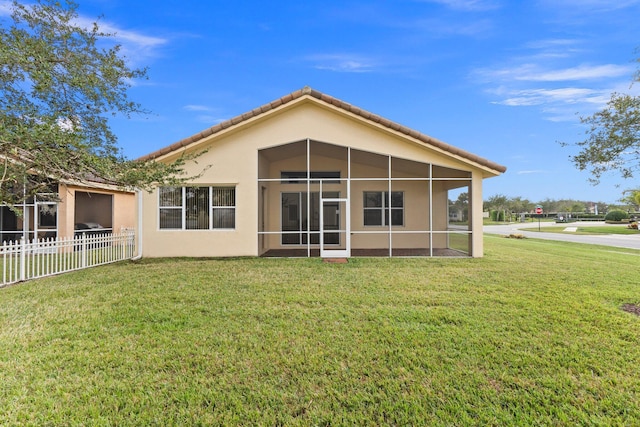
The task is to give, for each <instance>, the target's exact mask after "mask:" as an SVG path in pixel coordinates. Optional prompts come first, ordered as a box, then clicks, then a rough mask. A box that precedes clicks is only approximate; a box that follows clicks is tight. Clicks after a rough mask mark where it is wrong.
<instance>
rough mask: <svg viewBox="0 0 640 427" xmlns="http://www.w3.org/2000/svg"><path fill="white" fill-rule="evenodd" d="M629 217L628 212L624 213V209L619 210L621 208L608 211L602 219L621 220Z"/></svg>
mask: <svg viewBox="0 0 640 427" xmlns="http://www.w3.org/2000/svg"><path fill="white" fill-rule="evenodd" d="M628 218H629V214H628V213H626V212H625V211H621V210H617V209H615V210H612V211H610V212H608V213H607V214H606V215H605V217H604V220H605V221H622V220H625V219H628Z"/></svg>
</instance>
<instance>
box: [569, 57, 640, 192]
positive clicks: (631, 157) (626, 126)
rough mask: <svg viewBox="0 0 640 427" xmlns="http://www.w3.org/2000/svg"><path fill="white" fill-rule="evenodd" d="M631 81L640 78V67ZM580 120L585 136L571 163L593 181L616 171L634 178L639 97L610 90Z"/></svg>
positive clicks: (639, 145) (638, 160)
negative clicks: (600, 105)
mask: <svg viewBox="0 0 640 427" xmlns="http://www.w3.org/2000/svg"><path fill="white" fill-rule="evenodd" d="M637 61H638V62H640V58H638V59H637ZM634 81H636V82H639V81H640V70H639V71H638V72H636V74H635V76H634ZM580 121H581V122H582V123H583V124H585V125H588V129H587V130H586V132H585V133H586V134H587V138H586V139H585V140H584V141H581V142H577V143H576V144H575V145H576V146H578V147H580V152H579V153H578V154H577V155H575V156H571V157H570V158H571V160H572V161H573V163H574V165H575V166H576V167H577V168H578V169H579V170H581V171H582V170H588V171H589V172H590V173H591V175H592V176H591V178H589V181H591V182H592V183H593V184H597V183H599V182H600V178H601V177H602V175H603V174H605V173H606V172H610V171H615V170H617V171H618V172H619V173H620V174H621V175H622V177H623V178H625V179H626V178H633V177H634V176H635V174H636V173H637V172H638V170H640V97H639V96H631V95H628V94H620V93H613V94H612V95H611V99H610V100H609V102H608V103H607V105H606V107H605V108H604V109H602V110H600V111H598V112H596V113H595V114H593V115H591V116H588V117H581V118H580ZM563 145H566V144H563Z"/></svg>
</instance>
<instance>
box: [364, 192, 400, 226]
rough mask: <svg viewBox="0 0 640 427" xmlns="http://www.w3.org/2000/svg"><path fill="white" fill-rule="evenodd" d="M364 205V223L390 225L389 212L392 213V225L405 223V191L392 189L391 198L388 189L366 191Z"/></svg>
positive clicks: (368, 224)
mask: <svg viewBox="0 0 640 427" xmlns="http://www.w3.org/2000/svg"><path fill="white" fill-rule="evenodd" d="M363 206H364V225H367V226H385V225H389V214H391V225H404V193H403V192H402V191H392V192H391V200H389V193H388V192H386V191H365V192H364V204H363Z"/></svg>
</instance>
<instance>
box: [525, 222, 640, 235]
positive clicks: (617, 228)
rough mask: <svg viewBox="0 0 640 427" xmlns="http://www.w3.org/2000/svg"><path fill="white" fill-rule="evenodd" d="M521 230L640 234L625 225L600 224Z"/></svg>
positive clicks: (526, 229) (569, 224)
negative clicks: (571, 229)
mask: <svg viewBox="0 0 640 427" xmlns="http://www.w3.org/2000/svg"><path fill="white" fill-rule="evenodd" d="M567 227H577V230H576V231H564V230H565V229H566V228H567ZM521 230H523V231H540V232H542V233H567V234H640V231H638V230H635V229H632V228H628V227H627V226H626V225H602V226H584V227H580V226H576V225H572V224H571V223H568V224H567V225H558V226H544V227H541V228H540V229H539V230H538V227H531V228H521Z"/></svg>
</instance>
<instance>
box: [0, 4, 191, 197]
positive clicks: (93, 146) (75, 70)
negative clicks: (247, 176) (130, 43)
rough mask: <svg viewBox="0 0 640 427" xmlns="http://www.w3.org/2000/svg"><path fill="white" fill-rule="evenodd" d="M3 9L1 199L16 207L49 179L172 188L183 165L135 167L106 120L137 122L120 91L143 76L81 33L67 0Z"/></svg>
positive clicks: (107, 40)
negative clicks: (167, 184)
mask: <svg viewBox="0 0 640 427" xmlns="http://www.w3.org/2000/svg"><path fill="white" fill-rule="evenodd" d="M9 7H10V9H11V12H12V14H11V17H10V19H9V20H8V25H4V23H3V26H2V27H0V200H1V201H2V202H5V203H8V204H14V203H19V202H20V201H22V200H24V199H25V198H26V197H29V196H30V195H32V194H34V193H36V192H39V191H42V189H43V188H44V187H43V186H44V185H46V181H48V180H53V181H60V180H76V181H83V180H96V179H97V180H103V181H106V182H108V183H112V184H116V185H120V186H137V187H141V188H147V189H148V188H149V187H150V185H151V184H152V183H153V182H164V181H166V180H168V181H174V180H176V179H178V177H180V175H181V166H182V165H183V163H184V158H183V159H180V160H179V161H178V162H176V163H174V164H171V165H163V164H160V163H152V162H136V161H131V160H127V159H125V158H124V156H123V155H122V153H121V151H120V149H119V148H118V146H117V145H116V136H115V135H114V134H113V132H112V131H111V129H110V127H109V122H108V118H109V117H112V116H114V115H118V114H120V115H124V116H126V117H129V116H131V115H132V114H138V113H145V110H144V109H143V108H142V107H141V106H140V105H139V104H137V103H135V102H133V101H131V100H130V99H129V98H128V96H127V90H128V89H129V88H130V85H131V83H130V82H131V81H133V80H136V79H141V78H145V77H146V70H145V69H133V68H130V67H129V66H128V65H127V62H126V59H125V58H124V57H122V56H121V55H120V46H118V45H114V43H112V40H111V36H112V35H111V34H108V33H105V32H103V31H102V30H100V27H99V25H98V23H94V24H93V25H92V26H91V27H90V28H85V27H83V26H82V24H81V23H80V22H81V21H79V19H78V15H77V12H76V10H77V5H76V4H75V3H73V2H72V1H66V2H59V1H54V0H38V1H37V2H36V3H30V4H27V3H23V2H17V1H14V2H13V3H11V4H10V5H9ZM109 46H111V47H109ZM23 189H25V190H26V194H25V193H23Z"/></svg>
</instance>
